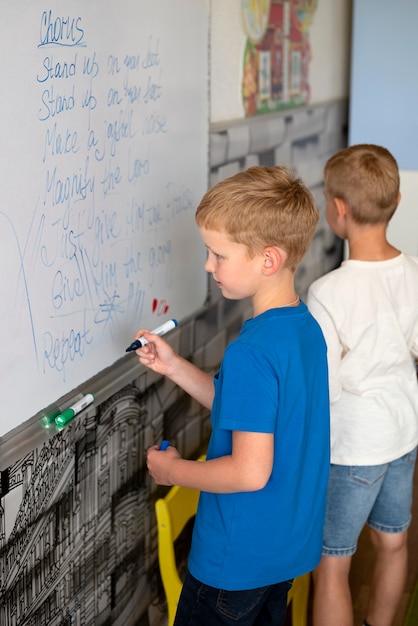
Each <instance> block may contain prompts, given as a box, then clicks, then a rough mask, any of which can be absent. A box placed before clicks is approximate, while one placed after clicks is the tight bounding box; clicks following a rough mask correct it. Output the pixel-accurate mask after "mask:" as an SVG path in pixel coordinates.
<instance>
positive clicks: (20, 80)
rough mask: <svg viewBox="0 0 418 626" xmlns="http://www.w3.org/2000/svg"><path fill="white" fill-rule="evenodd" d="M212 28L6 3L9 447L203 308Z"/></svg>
mask: <svg viewBox="0 0 418 626" xmlns="http://www.w3.org/2000/svg"><path fill="white" fill-rule="evenodd" d="M208 24H209V0H199V2H195V1H194V0H176V1H175V2H172V0H137V1H135V2H134V1H132V0H131V1H130V0H118V2H113V1H111V0H66V1H57V0H51V1H50V2H49V3H47V4H46V3H42V2H40V1H39V0H7V1H5V2H3V3H2V20H1V26H0V31H1V41H2V63H1V66H0V80H1V85H2V98H1V100H0V114H1V120H2V124H1V125H0V165H1V171H2V177H1V180H2V185H1V200H0V241H1V252H0V315H1V321H2V324H1V328H2V333H1V334H2V338H1V357H0V379H1V394H0V415H1V421H0V436H1V435H3V434H4V433H6V432H8V431H10V430H11V429H13V428H14V427H16V426H18V425H19V424H20V423H22V422H23V421H25V420H27V419H28V418H30V417H31V416H34V415H35V414H37V413H38V412H39V411H41V410H42V409H43V408H45V407H47V406H49V405H50V404H52V403H54V402H55V401H56V400H57V399H59V398H60V397H62V396H64V395H65V394H67V393H69V392H70V391H72V390H76V389H77V388H78V386H79V385H80V384H82V383H85V381H87V380H89V379H90V378H91V377H93V376H95V375H96V374H98V373H100V372H101V371H102V370H104V369H105V368H107V367H109V366H111V365H112V364H113V363H115V362H116V361H117V360H119V359H120V358H122V357H123V358H130V357H125V348H126V347H127V346H128V345H129V344H130V343H131V341H132V340H133V338H134V335H135V333H136V331H137V329H138V328H141V327H146V328H151V329H152V328H154V327H156V326H158V325H160V324H161V323H162V322H164V321H166V320H167V319H169V318H171V317H173V318H176V319H178V320H180V321H181V319H182V318H184V317H186V316H188V315H190V314H191V313H192V312H193V311H194V310H196V309H197V308H198V307H200V306H201V305H202V304H203V302H204V299H205V296H206V287H207V281H206V274H205V271H204V261H205V250H204V247H203V244H202V243H201V241H200V238H199V233H198V230H197V228H196V226H195V223H194V213H195V209H196V207H197V204H198V203H199V201H200V199H201V197H202V195H203V194H204V192H205V191H206V189H207V183H208V127H209V111H208V31H209V27H208ZM92 391H94V390H92Z"/></svg>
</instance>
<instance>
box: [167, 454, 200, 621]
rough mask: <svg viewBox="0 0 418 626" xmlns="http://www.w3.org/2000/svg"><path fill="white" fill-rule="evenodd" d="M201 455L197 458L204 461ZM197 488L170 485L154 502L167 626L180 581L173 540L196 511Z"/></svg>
mask: <svg viewBox="0 0 418 626" xmlns="http://www.w3.org/2000/svg"><path fill="white" fill-rule="evenodd" d="M204 459H205V457H204V456H202V457H200V458H199V459H198V460H199V461H204ZM199 494H200V491H198V490H196V489H187V488H185V487H176V486H175V487H172V488H171V489H170V491H169V492H168V493H167V495H166V496H165V497H164V498H159V499H158V500H156V502H155V513H156V517H157V528H158V562H159V565H160V573H161V580H162V582H163V587H164V592H165V596H166V600H167V612H168V626H172V625H173V623H174V617H175V615H176V611H177V604H178V601H179V597H180V592H181V588H182V586H183V581H182V580H181V578H180V576H179V572H178V568H177V562H176V555H175V552H174V542H175V540H176V539H177V538H178V537H179V536H180V534H181V532H182V530H183V529H184V528H185V526H186V524H187V522H188V521H189V520H191V519H192V517H194V515H195V514H196V510H197V503H198V500H199Z"/></svg>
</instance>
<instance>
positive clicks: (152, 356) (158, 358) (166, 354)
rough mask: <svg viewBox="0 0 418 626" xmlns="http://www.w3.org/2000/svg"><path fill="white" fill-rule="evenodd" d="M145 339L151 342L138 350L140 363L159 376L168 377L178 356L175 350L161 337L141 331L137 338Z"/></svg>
mask: <svg viewBox="0 0 418 626" xmlns="http://www.w3.org/2000/svg"><path fill="white" fill-rule="evenodd" d="M139 337H145V339H146V340H147V341H148V342H149V343H147V344H146V345H145V346H143V347H142V348H139V349H138V350H136V354H137V355H138V357H139V362H140V363H141V364H142V365H145V366H146V367H149V368H150V369H151V370H153V371H154V372H157V374H162V375H164V376H167V375H168V374H169V370H170V365H172V364H173V362H174V361H175V359H176V357H177V355H176V353H175V352H174V350H173V348H172V347H171V346H170V345H169V344H168V343H167V342H166V341H164V339H162V338H161V337H160V336H159V335H155V334H153V333H151V332H149V331H148V330H143V329H142V330H139V331H138V332H137V333H136V336H135V338H136V339H138V338H139Z"/></svg>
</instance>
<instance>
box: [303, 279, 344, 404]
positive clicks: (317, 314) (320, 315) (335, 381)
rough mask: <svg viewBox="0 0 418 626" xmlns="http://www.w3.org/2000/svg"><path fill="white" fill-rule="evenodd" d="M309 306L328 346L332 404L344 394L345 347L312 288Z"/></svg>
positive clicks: (308, 298)
mask: <svg viewBox="0 0 418 626" xmlns="http://www.w3.org/2000/svg"><path fill="white" fill-rule="evenodd" d="M307 306H308V309H309V311H310V312H311V313H312V315H313V316H314V318H315V319H316V321H317V322H318V324H319V325H320V327H321V330H322V333H323V335H324V338H325V342H326V344H327V358H328V378H329V395H330V402H336V401H337V400H338V399H339V397H340V396H341V392H342V383H341V376H340V368H341V360H342V357H343V346H342V344H341V341H340V338H339V335H338V332H337V328H336V326H335V323H334V320H333V317H332V315H331V314H330V311H329V310H328V309H327V307H326V306H325V305H324V304H323V303H322V302H321V301H320V299H319V298H318V297H317V295H316V293H315V292H314V289H312V287H311V288H310V289H309V291H308V297H307Z"/></svg>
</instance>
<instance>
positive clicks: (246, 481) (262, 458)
mask: <svg viewBox="0 0 418 626" xmlns="http://www.w3.org/2000/svg"><path fill="white" fill-rule="evenodd" d="M273 455H274V435H273V434H270V433H253V432H242V431H234V432H233V433H232V454H230V455H228V456H223V457H219V458H217V459H211V460H210V461H205V462H203V463H202V462H199V461H188V460H186V459H182V458H181V457H180V455H179V453H178V452H177V450H176V449H175V448H173V447H169V448H167V450H165V451H164V452H162V451H161V450H158V448H157V446H154V447H153V448H150V449H149V450H148V456H147V464H148V470H149V472H150V474H151V476H152V477H153V479H154V480H155V482H156V483H157V484H159V485H179V486H180V487H191V488H193V489H199V491H208V492H211V493H236V492H239V491H258V490H259V489H262V488H263V487H264V486H265V485H266V483H267V482H268V480H269V478H270V475H271V471H272V468H273Z"/></svg>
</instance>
